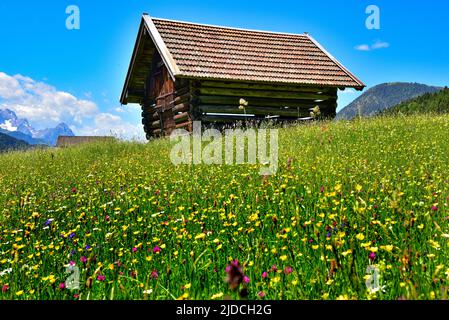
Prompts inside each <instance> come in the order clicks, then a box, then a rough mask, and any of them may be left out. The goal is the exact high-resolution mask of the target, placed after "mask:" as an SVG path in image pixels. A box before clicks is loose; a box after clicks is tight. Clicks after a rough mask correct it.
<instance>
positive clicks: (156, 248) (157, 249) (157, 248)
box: [153, 246, 161, 253]
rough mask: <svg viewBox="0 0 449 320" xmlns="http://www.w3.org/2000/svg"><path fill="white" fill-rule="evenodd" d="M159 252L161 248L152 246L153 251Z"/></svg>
mask: <svg viewBox="0 0 449 320" xmlns="http://www.w3.org/2000/svg"><path fill="white" fill-rule="evenodd" d="M159 252H161V248H159V247H158V246H155V247H154V248H153V253H159Z"/></svg>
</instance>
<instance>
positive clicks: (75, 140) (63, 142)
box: [56, 136, 115, 148]
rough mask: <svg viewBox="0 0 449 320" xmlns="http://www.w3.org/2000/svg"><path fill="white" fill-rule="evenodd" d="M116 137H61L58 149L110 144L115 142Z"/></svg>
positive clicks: (57, 145) (57, 143)
mask: <svg viewBox="0 0 449 320" xmlns="http://www.w3.org/2000/svg"><path fill="white" fill-rule="evenodd" d="M114 140H115V138H114V137H86V136H84V137H80V136H78V137H70V136H59V137H58V141H57V142H56V147H58V148H67V147H72V146H77V145H80V144H83V143H89V142H99V141H100V142H108V141H114Z"/></svg>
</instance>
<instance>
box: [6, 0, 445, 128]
mask: <svg viewBox="0 0 449 320" xmlns="http://www.w3.org/2000/svg"><path fill="white" fill-rule="evenodd" d="M69 5H77V6H78V7H79V9H80V14H81V15H80V17H81V28H80V30H68V29H67V28H66V26H65V22H66V18H67V16H68V15H67V14H66V13H65V10H66V7H67V6H69ZM369 5H377V6H378V7H379V9H380V29H379V30H368V29H367V28H366V26H365V20H366V19H367V17H368V14H366V13H365V10H366V8H367V6H369ZM143 12H148V13H149V14H150V15H151V16H154V17H160V18H168V19H176V20H185V21H192V22H199V23H207V24H218V25H225V26H233V27H240V28H249V29H262V30H271V31H280V32H290V33H303V32H305V31H307V32H309V33H310V34H311V35H312V36H313V37H314V38H315V39H317V40H318V41H319V42H320V43H321V44H322V45H323V46H324V47H325V48H326V49H327V50H328V51H330V52H331V53H332V54H333V55H334V56H335V57H336V58H337V59H338V60H340V61H341V62H342V63H343V64H344V65H345V66H346V67H347V68H348V69H349V70H351V71H352V72H353V73H354V74H356V75H357V76H358V77H359V78H360V79H361V80H362V81H364V82H365V83H366V85H367V86H368V87H370V86H373V85H376V84H379V83H382V82H393V81H408V82H420V83H425V84H430V85H440V86H444V85H448V84H449V41H448V40H449V2H448V1H446V0H435V1H426V2H421V1H410V2H405V1H399V0H397V1H395V0H370V1H364V0H349V1H324V0H323V1H300V0H296V1H261V0H259V1H235V0H228V1H188V0H183V1H178V0H172V1H145V0H127V1H119V0H114V1H106V0H70V1H65V0H58V1H31V0H28V1H23V0H22V1H12V0H2V1H1V3H0V39H1V40H2V47H1V49H0V108H2V107H10V108H13V109H14V108H15V110H14V111H16V112H17V113H18V114H19V116H24V117H28V118H30V121H31V122H32V124H34V125H35V126H37V127H45V126H52V125H55V124H57V122H58V121H66V122H69V125H71V127H72V128H74V130H75V131H76V132H77V133H79V134H92V133H93V134H104V133H107V132H114V131H117V132H120V133H121V134H124V135H126V136H133V135H142V133H143V130H142V129H141V127H140V120H141V119H140V110H139V108H138V106H126V107H123V108H122V107H120V103H119V96H120V93H121V90H122V86H123V82H124V78H125V74H126V71H127V69H128V66H129V61H130V57H131V52H132V49H133V46H134V41H135V38H136V34H137V29H138V26H139V23H140V18H141V14H142V13H143ZM376 44H377V46H376ZM376 47H380V48H377V49H376ZM360 49H364V50H360ZM368 49H369V50H368ZM18 75H20V76H18ZM2 92H3V94H2ZM11 92H13V93H11ZM358 94H359V93H355V92H351V91H349V92H348V93H342V94H340V99H339V108H342V107H344V106H345V105H347V104H348V103H349V102H351V101H352V100H353V99H354V98H356V97H357V95H358ZM46 108H48V110H46ZM64 108H67V109H64ZM46 112H47V113H46Z"/></svg>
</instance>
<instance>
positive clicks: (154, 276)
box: [150, 270, 159, 279]
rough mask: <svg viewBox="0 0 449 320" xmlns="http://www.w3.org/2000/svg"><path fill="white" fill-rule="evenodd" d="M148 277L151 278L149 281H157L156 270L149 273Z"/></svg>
mask: <svg viewBox="0 0 449 320" xmlns="http://www.w3.org/2000/svg"><path fill="white" fill-rule="evenodd" d="M150 277H151V279H157V278H159V275H158V273H157V270H153V271H152V272H151V275H150Z"/></svg>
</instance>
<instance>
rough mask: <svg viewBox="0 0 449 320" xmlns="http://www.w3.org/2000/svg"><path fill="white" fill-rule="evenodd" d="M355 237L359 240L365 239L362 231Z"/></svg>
mask: <svg viewBox="0 0 449 320" xmlns="http://www.w3.org/2000/svg"><path fill="white" fill-rule="evenodd" d="M355 237H356V238H357V240H360V241H363V240H364V239H365V236H364V235H363V233H359V234H358V235H356V236H355Z"/></svg>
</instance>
